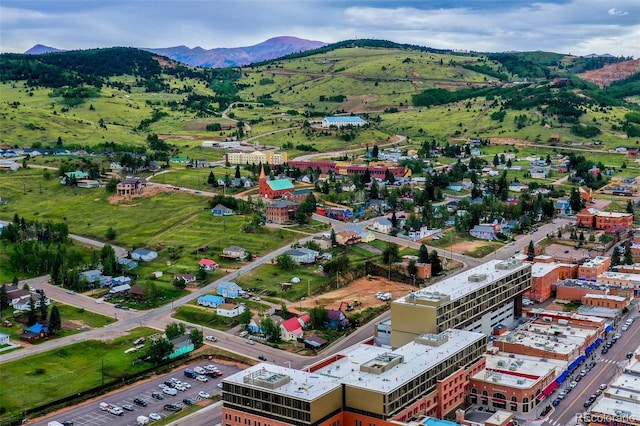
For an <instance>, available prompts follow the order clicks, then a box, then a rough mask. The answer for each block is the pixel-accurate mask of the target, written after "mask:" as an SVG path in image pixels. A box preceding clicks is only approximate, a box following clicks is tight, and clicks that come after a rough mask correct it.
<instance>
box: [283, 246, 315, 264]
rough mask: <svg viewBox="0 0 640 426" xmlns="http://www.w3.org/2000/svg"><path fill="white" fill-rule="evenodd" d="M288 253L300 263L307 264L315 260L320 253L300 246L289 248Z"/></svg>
mask: <svg viewBox="0 0 640 426" xmlns="http://www.w3.org/2000/svg"><path fill="white" fill-rule="evenodd" d="M286 254H288V255H289V256H290V257H291V259H293V261H294V262H296V263H297V264H298V265H306V264H309V263H313V262H315V261H316V258H317V257H318V255H319V254H320V253H319V252H317V251H315V250H311V249H308V248H306V247H299V248H296V249H293V250H289V251H288V252H287V253H286Z"/></svg>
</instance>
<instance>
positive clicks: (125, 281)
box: [111, 275, 131, 287]
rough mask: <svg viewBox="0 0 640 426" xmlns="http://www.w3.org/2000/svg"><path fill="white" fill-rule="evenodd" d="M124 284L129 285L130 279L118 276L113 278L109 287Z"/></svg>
mask: <svg viewBox="0 0 640 426" xmlns="http://www.w3.org/2000/svg"><path fill="white" fill-rule="evenodd" d="M125 284H131V278H129V277H125V276H124V275H120V276H119V277H113V279H112V280H111V287H115V286H120V285H125Z"/></svg>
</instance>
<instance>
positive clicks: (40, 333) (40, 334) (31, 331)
mask: <svg viewBox="0 0 640 426" xmlns="http://www.w3.org/2000/svg"><path fill="white" fill-rule="evenodd" d="M48 336H49V327H47V326H46V325H44V324H40V323H37V324H34V325H32V326H31V327H28V328H25V329H24V330H23V331H22V334H21V335H20V340H24V341H25V342H29V343H31V342H36V341H38V340H42V339H46V338H47V337H48Z"/></svg>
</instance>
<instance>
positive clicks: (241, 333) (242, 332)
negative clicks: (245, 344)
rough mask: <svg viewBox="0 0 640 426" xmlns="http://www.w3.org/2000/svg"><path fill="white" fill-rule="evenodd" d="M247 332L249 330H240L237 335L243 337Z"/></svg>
mask: <svg viewBox="0 0 640 426" xmlns="http://www.w3.org/2000/svg"><path fill="white" fill-rule="evenodd" d="M247 334H249V332H248V331H247V330H245V331H241V332H240V334H238V336H240V337H245V336H246V335H247Z"/></svg>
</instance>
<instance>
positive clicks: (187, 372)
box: [184, 368, 197, 379]
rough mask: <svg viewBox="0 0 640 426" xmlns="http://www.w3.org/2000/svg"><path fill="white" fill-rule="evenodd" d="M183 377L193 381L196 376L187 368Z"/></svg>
mask: <svg viewBox="0 0 640 426" xmlns="http://www.w3.org/2000/svg"><path fill="white" fill-rule="evenodd" d="M184 375H185V376H187V377H188V378H190V379H195V378H196V376H197V374H196V372H195V371H193V370H192V369H190V368H187V369H186V370H184Z"/></svg>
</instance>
